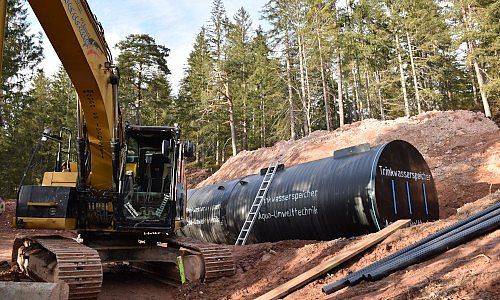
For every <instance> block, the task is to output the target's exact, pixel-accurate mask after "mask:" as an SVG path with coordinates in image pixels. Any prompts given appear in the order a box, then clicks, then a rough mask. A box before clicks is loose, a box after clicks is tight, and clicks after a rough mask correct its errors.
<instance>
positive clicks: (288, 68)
mask: <svg viewBox="0 0 500 300" xmlns="http://www.w3.org/2000/svg"><path fill="white" fill-rule="evenodd" d="M285 53H286V54H285V55H286V84H287V86H288V105H289V109H288V110H289V118H290V137H291V138H292V140H296V139H297V133H296V132H295V115H294V111H293V87H292V75H291V73H292V67H291V66H290V41H289V38H288V30H286V32H285Z"/></svg>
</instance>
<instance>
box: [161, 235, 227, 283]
mask: <svg viewBox="0 0 500 300" xmlns="http://www.w3.org/2000/svg"><path fill="white" fill-rule="evenodd" d="M167 242H168V243H169V245H173V246H176V247H179V248H184V249H185V250H187V251H189V252H193V253H197V254H200V255H201V256H202V258H203V262H204V266H205V270H204V276H203V278H204V281H205V282H212V281H215V280H217V279H219V278H221V277H228V276H232V275H234V274H235V273H236V264H235V261H234V257H233V255H232V254H231V251H230V250H229V248H227V247H225V246H223V245H218V244H212V243H207V242H200V241H197V240H195V239H191V238H185V237H172V238H169V239H168V241H167Z"/></svg>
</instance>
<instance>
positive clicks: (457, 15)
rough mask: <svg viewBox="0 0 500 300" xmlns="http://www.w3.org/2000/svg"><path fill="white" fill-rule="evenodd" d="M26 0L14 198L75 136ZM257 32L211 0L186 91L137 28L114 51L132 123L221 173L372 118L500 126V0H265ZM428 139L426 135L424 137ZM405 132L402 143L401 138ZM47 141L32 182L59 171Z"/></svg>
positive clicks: (17, 11) (6, 75)
mask: <svg viewBox="0 0 500 300" xmlns="http://www.w3.org/2000/svg"><path fill="white" fill-rule="evenodd" d="M27 5H28V4H27V3H26V1H25V0H9V1H8V21H7V25H8V26H7V30H6V36H5V43H6V45H5V49H4V58H3V70H2V72H3V73H2V74H3V85H2V88H3V94H4V96H3V98H2V100H1V101H0V166H1V168H0V180H1V182H2V185H0V195H1V196H4V197H12V196H14V195H15V193H16V190H17V187H18V184H19V181H20V179H21V178H22V176H23V173H24V172H25V168H26V165H27V162H28V161H29V160H30V157H31V154H32V152H33V150H34V149H35V148H36V147H37V145H39V144H40V143H41V142H40V138H41V134H42V131H43V130H44V129H45V128H50V129H52V131H53V132H56V133H57V132H59V130H60V128H62V127H64V128H68V129H71V130H72V131H73V132H75V128H76V125H75V122H76V101H77V100H76V95H75V92H74V89H73V86H72V84H71V81H70V80H69V77H68V75H67V74H66V72H65V71H64V69H63V68H62V66H61V67H60V69H59V71H58V72H57V73H56V74H55V75H53V76H48V75H46V74H44V72H43V70H41V69H40V62H41V61H42V59H43V48H42V46H41V34H42V33H40V34H37V35H34V34H30V33H29V32H30V31H29V30H28V28H29V26H30V24H29V23H28V22H27V11H26V6H27ZM259 20H265V22H267V24H269V26H266V28H267V27H269V29H268V30H263V29H262V27H261V26H259V25H257V26H255V25H254V20H252V19H251V17H250V16H249V14H248V13H247V11H246V10H245V9H244V8H243V7H242V8H241V9H239V10H238V12H237V13H236V14H235V15H234V16H231V17H230V16H227V14H226V11H225V8H224V3H223V1H222V0H214V1H213V4H212V10H211V18H210V20H207V25H206V26H204V27H202V28H200V30H199V33H198V35H197V37H196V41H195V43H194V45H193V47H192V50H191V53H190V54H189V58H188V63H187V68H186V69H185V70H184V77H183V79H182V82H181V85H180V90H179V92H178V93H177V94H176V95H174V94H173V92H172V88H171V83H170V82H169V80H168V75H169V73H170V71H169V69H168V66H167V58H168V54H169V49H168V45H160V44H157V43H156V41H155V39H154V37H152V36H150V35H149V34H147V33H134V34H130V35H129V36H127V37H126V38H125V39H124V40H122V41H120V42H119V43H118V44H117V45H116V46H117V48H118V49H119V50H120V54H119V55H118V57H117V58H116V60H115V64H116V66H117V67H118V68H119V70H120V74H121V81H120V96H119V97H120V102H121V108H122V113H123V114H124V117H125V120H127V121H128V122H129V123H131V124H141V125H173V124H174V123H177V124H179V126H180V127H181V129H182V131H183V135H184V139H188V140H191V141H192V142H194V143H195V144H196V149H197V151H196V161H195V162H193V165H196V166H199V167H205V168H211V169H212V170H215V169H217V168H218V167H219V166H220V165H221V164H222V163H223V162H224V161H225V160H227V158H228V157H230V156H232V155H236V154H237V153H238V152H239V151H243V150H253V149H257V148H260V147H266V146H271V145H273V144H274V143H276V142H278V141H281V140H288V139H298V138H301V137H304V136H307V135H309V134H310V133H311V132H312V131H315V130H329V131H332V130H335V129H336V128H338V127H341V126H344V125H345V124H349V123H353V122H356V121H359V120H363V119H366V118H376V119H380V120H386V119H394V118H396V117H400V116H407V117H410V116H412V115H416V114H419V113H421V112H423V111H428V110H455V109H468V110H476V111H482V112H483V113H484V114H485V115H486V116H488V117H493V118H500V116H499V114H500V68H499V65H500V62H499V56H500V55H499V54H500V1H498V0H454V1H440V0H417V1H414V0H399V1H391V0H358V1H351V0H350V1H347V2H346V1H335V0H280V1H276V0H270V1H269V2H268V3H267V4H266V5H265V6H264V7H263V9H262V15H261V16H259ZM429 134H431V133H429ZM402 138H404V137H403V136H402ZM55 148H56V145H53V144H50V143H45V144H43V147H41V150H40V151H39V153H38V155H37V157H36V159H35V160H34V162H35V164H34V168H33V170H32V171H31V172H30V173H29V174H28V177H27V180H26V182H25V183H39V182H40V180H41V175H42V174H43V172H44V171H48V170H51V169H53V167H54V163H55V156H54V151H55Z"/></svg>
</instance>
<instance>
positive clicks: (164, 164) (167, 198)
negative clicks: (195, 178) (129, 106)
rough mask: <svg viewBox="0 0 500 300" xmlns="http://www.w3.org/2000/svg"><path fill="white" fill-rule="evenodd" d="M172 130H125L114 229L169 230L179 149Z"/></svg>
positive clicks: (171, 225) (142, 128)
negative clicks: (117, 216)
mask: <svg viewBox="0 0 500 300" xmlns="http://www.w3.org/2000/svg"><path fill="white" fill-rule="evenodd" d="M175 129H176V128H173V127H150V126H130V127H129V128H127V129H126V132H125V134H126V137H125V140H126V147H127V151H126V152H127V155H126V159H125V161H126V163H125V167H124V168H125V171H122V172H121V174H123V175H122V177H121V178H120V196H119V199H120V201H119V203H120V206H121V209H120V213H121V214H120V215H119V218H118V227H119V228H120V227H121V228H122V229H126V230H145V229H154V230H160V231H172V230H173V228H174V227H175V216H176V210H175V199H176V197H175V194H176V184H177V172H176V170H177V164H176V162H177V161H178V158H179V147H178V143H177V139H178V133H177V132H176V130H175Z"/></svg>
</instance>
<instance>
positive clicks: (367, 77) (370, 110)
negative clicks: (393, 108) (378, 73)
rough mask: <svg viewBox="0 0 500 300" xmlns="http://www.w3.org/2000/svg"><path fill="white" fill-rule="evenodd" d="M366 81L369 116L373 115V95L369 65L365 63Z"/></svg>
mask: <svg viewBox="0 0 500 300" xmlns="http://www.w3.org/2000/svg"><path fill="white" fill-rule="evenodd" d="M365 83H366V109H367V112H368V118H371V117H372V109H371V106H372V103H371V102H372V97H371V92H370V76H369V75H368V66H367V65H366V64H365Z"/></svg>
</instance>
